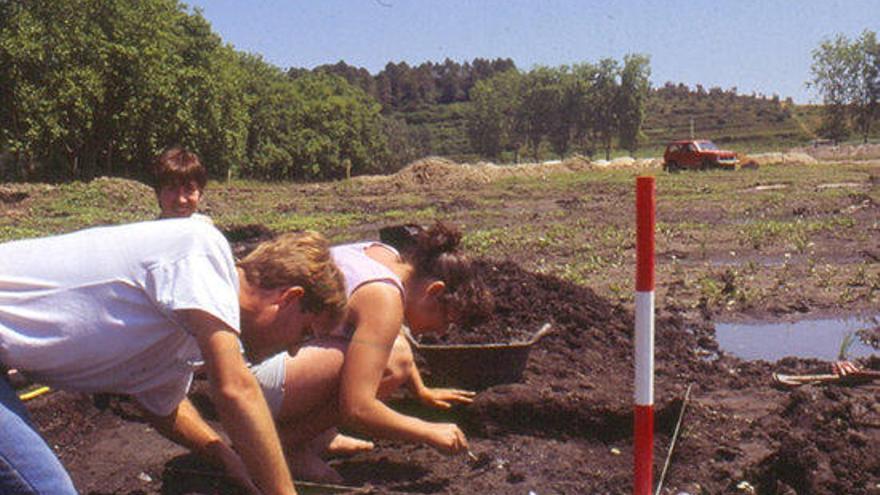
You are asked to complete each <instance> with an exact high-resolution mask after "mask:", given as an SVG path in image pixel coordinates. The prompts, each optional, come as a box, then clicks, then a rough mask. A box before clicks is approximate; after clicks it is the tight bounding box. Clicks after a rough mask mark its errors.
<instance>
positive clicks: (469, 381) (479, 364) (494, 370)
mask: <svg viewBox="0 0 880 495" xmlns="http://www.w3.org/2000/svg"><path fill="white" fill-rule="evenodd" d="M551 328H552V327H551V326H550V324H549V323H545V324H544V325H543V326H542V327H541V328H540V329H539V330H538V331H537V332H535V333H534V335H532V337H531V338H530V339H529V340H527V341H525V342H512V343H509V344H452V345H434V344H431V345H427V344H420V343H419V342H418V341H416V339H415V338H413V336H412V335H411V334H410V333H409V331H406V332H405V334H406V338H407V339H408V340H409V342H410V344H411V345H412V346H413V348H414V349H415V350H416V353H417V354H418V355H420V356H421V357H422V358H424V360H425V362H426V363H427V365H428V369H429V371H430V374H431V379H432V382H434V384H435V385H439V386H446V387H460V388H465V389H469V390H482V389H484V388H487V387H491V386H492V385H500V384H503V383H515V382H518V381H520V380H521V379H522V374H523V371H524V370H525V368H526V363H527V362H528V359H529V351H531V349H532V347H533V346H534V345H535V343H537V342H538V341H539V340H541V338H543V337H544V336H545V335H547V334H548V333H550V330H551Z"/></svg>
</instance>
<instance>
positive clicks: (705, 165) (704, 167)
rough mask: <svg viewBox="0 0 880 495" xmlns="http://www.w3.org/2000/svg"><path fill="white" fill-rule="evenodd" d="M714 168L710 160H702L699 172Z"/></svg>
mask: <svg viewBox="0 0 880 495" xmlns="http://www.w3.org/2000/svg"><path fill="white" fill-rule="evenodd" d="M714 166H715V164H714V163H712V161H711V160H703V163H702V164H700V169H701V170H710V169H712V168H714Z"/></svg>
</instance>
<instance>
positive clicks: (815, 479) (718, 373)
mask: <svg viewBox="0 0 880 495" xmlns="http://www.w3.org/2000/svg"><path fill="white" fill-rule="evenodd" d="M444 170H445V169H444ZM636 173H639V172H637V171H632V172H626V171H614V172H607V173H604V174H605V175H602V174H600V175H598V176H597V175H595V174H593V172H591V171H590V170H586V171H583V170H578V171H574V172H558V174H559V175H552V174H551V175H548V176H547V177H538V178H534V177H530V178H528V179H524V180H516V179H513V180H511V179H505V182H502V183H499V184H493V183H490V182H491V181H490V182H484V183H473V184H470V185H468V184H464V185H462V184H461V183H454V186H453V187H449V188H444V187H442V186H443V184H431V183H430V176H429V175H428V174H424V175H428V177H429V178H428V179H424V180H423V181H422V182H417V183H407V184H403V185H401V184H400V183H393V182H390V181H389V182H381V181H372V182H370V181H366V182H365V183H363V184H360V185H357V186H356V187H354V188H352V186H350V185H348V186H345V187H347V189H345V190H344V191H342V192H344V193H345V195H344V196H342V195H340V192H341V191H340V189H339V187H341V186H333V185H315V186H309V187H298V188H297V189H296V190H295V192H296V195H295V197H297V198H302V199H297V200H292V201H293V202H292V203H290V204H289V205H288V206H286V208H287V210H289V211H295V212H297V213H299V214H311V213H315V212H325V211H327V209H328V208H331V206H332V203H330V202H329V200H330V199H332V198H341V197H344V198H345V199H337V201H338V202H339V209H341V210H346V209H347V210H350V211H367V212H371V215H372V214H373V213H372V212H378V213H379V214H381V213H382V212H384V211H389V210H392V209H395V210H396V209H402V208H410V209H412V211H414V212H415V213H414V214H413V216H415V217H416V218H417V219H420V218H428V217H434V216H441V217H443V218H447V219H451V220H453V221H456V222H458V223H459V224H461V225H463V226H464V227H465V228H466V231H468V232H471V233H472V236H471V237H470V238H469V239H468V242H467V244H466V245H467V246H468V249H469V250H470V251H472V252H473V253H474V254H475V256H477V257H479V258H480V259H481V264H480V266H481V271H482V273H483V274H484V276H485V277H486V278H487V279H488V280H489V282H490V286H491V287H493V291H494V292H495V296H496V300H497V301H498V309H497V312H496V317H495V319H494V320H493V321H491V322H489V323H487V324H486V325H484V326H482V327H480V328H478V329H471V330H470V331H464V330H463V329H458V330H456V332H457V333H455V332H454V333H453V334H452V335H450V336H448V337H447V339H446V340H445V341H442V342H439V343H455V342H474V341H484V342H485V341H493V342H509V341H513V340H522V338H523V337H524V336H525V337H528V336H529V335H530V334H531V333H532V332H534V331H535V330H537V328H539V327H540V326H541V325H542V324H543V323H546V322H549V323H550V324H551V325H552V328H553V330H552V331H551V333H550V334H548V335H547V336H546V337H545V338H543V339H542V340H540V341H539V342H538V343H536V344H535V345H534V346H533V348H532V349H531V354H530V356H529V359H528V365H527V367H526V369H525V372H524V374H523V377H522V380H521V382H520V383H514V384H505V385H497V386H492V387H489V388H487V389H484V390H482V391H481V392H480V394H479V395H478V396H477V399H476V401H475V402H474V404H473V405H471V406H468V407H460V408H456V409H455V410H453V411H452V412H449V413H440V412H436V411H428V410H425V409H423V408H421V407H420V406H418V405H416V404H414V403H413V402H412V401H411V400H409V399H408V398H406V397H401V398H398V399H396V400H395V401H394V402H393V405H394V407H398V408H401V409H403V410H406V411H408V412H410V413H412V414H417V415H420V416H423V417H426V418H433V419H436V420H453V421H456V422H458V423H459V424H461V425H462V427H463V428H464V430H465V431H466V432H467V434H468V436H469V440H470V444H471V450H472V451H473V453H474V454H475V455H476V456H477V460H476V461H474V460H470V459H468V458H467V457H464V456H462V457H444V456H442V455H441V454H439V453H437V452H435V451H433V450H431V449H430V448H427V447H423V446H415V445H405V444H400V443H396V442H388V441H379V442H378V443H377V448H376V449H375V450H374V451H372V452H369V453H365V454H358V455H356V456H353V457H350V458H344V459H334V460H332V461H331V464H332V465H333V466H334V467H335V468H336V469H337V470H338V471H339V472H340V473H341V474H342V475H343V477H344V479H345V484H346V485H350V486H352V487H358V488H357V489H352V490H350V491H352V492H362V493H427V494H431V493H438V494H439V493H455V494H471V493H486V494H513V493H516V494H523V495H525V494H529V493H535V494H585V493H615V494H616V493H629V492H631V483H632V481H631V480H632V403H631V397H632V381H633V380H632V375H633V369H632V364H631V362H632V327H633V321H632V319H633V316H632V297H631V287H632V277H633V274H632V271H633V266H632V265H633V260H634V249H633V248H634V245H633V243H632V235H631V234H632V227H631V224H632V218H633V215H634V212H633V206H632V203H633V197H632V184H633V180H632V178H633V177H634V176H635V174H636ZM650 173H656V174H657V175H658V213H657V219H658V239H657V251H658V267H657V273H658V275H657V284H658V287H657V322H656V345H657V351H656V394H655V400H656V413H655V414H656V419H655V422H656V435H657V437H656V443H655V455H654V459H655V481H656V480H657V479H658V478H659V475H660V471H661V469H662V467H663V464H664V461H665V460H666V455H667V452H668V449H669V445H670V441H671V439H672V434H673V430H674V428H675V424H676V421H677V419H678V417H679V414H680V411H681V409H682V406H683V398H684V396H685V391H686V390H687V388H688V387H689V386H691V392H690V396H689V401H688V402H687V404H686V411H685V413H684V417H683V422H682V428H681V432H680V434H679V437H678V440H677V443H676V445H675V450H674V453H673V455H672V457H671V459H670V461H671V462H670V464H669V468H668V472H667V474H666V478H665V480H664V485H663V490H662V492H663V493H670V494H673V493H674V494H677V493H680V492H687V493H691V494H697V493H707V494H708V493H762V494H783V493H784V494H791V493H797V494H843V493H851V494H862V493H880V447H878V446H880V402H878V398H880V387H878V386H877V385H875V384H871V383H868V384H859V385H843V384H831V385H824V386H814V385H809V386H804V387H801V388H799V389H796V390H782V389H778V388H774V387H773V386H772V383H771V380H770V377H771V374H772V372H774V371H785V372H797V373H807V372H828V370H829V364H828V363H826V362H820V361H816V360H807V359H795V358H786V359H784V360H782V361H780V362H777V363H766V362H743V361H740V360H738V359H737V358H735V357H734V356H731V355H728V354H727V353H725V352H724V351H723V350H721V349H718V346H717V343H716V341H715V339H714V326H713V325H714V323H715V322H717V321H737V320H741V319H755V318H759V319H762V320H773V321H776V320H790V319H801V318H809V317H816V316H819V315H843V314H847V315H848V314H852V313H855V312H869V313H870V312H873V313H874V314H876V313H877V312H878V311H877V302H878V295H880V268H878V263H877V262H878V259H880V242H878V241H880V226H878V220H880V215H878V213H880V204H878V194H880V191H878V188H877V184H878V182H880V181H878V180H877V177H878V176H880V164H878V163H876V162H863V163H856V164H841V163H820V164H818V165H811V166H809V167H799V166H787V167H786V166H782V167H778V168H770V169H767V168H762V169H761V170H759V171H741V172H740V171H738V172H736V173H734V174H730V173H724V172H710V173H691V174H687V173H683V174H677V175H669V174H665V173H660V172H650ZM841 184H842V185H841ZM252 193H253V191H236V190H232V188H230V189H223V190H221V191H215V193H214V196H213V197H214V202H213V203H211V202H209V205H208V206H209V207H210V208H211V209H212V210H213V211H212V213H213V214H215V215H216V216H215V218H217V217H219V218H220V219H221V221H220V222H219V224H220V226H221V227H224V222H223V221H222V219H223V218H224V217H223V215H224V212H227V211H230V210H232V209H233V208H234V207H235V206H234V205H235V204H236V198H238V200H239V201H241V200H242V198H243V197H245V196H246V195H248V194H252ZM389 195H395V196H394V199H389ZM209 198H211V196H210V195H209ZM328 205H330V206H328ZM399 218H400V217H399V216H398V215H397V214H396V213H395V215H394V219H399ZM389 221H390V219H389V218H388V217H381V215H380V216H379V217H361V219H360V220H359V221H356V222H352V223H349V224H346V225H334V224H328V227H327V228H326V229H325V231H326V232H327V233H328V235H330V236H331V237H333V238H334V240H339V241H342V240H351V239H357V238H376V236H377V233H376V229H377V228H378V226H381V225H385V224H388V223H389ZM225 223H227V225H225V227H228V228H227V232H228V233H229V235H230V238H232V240H233V241H234V242H235V245H236V246H237V252H242V251H243V250H245V249H246V248H247V246H246V243H247V242H248V239H249V238H250V236H265V235H267V232H266V229H264V228H261V227H252V228H246V226H242V225H240V224H238V223H237V222H232V221H230V222H225ZM475 336H477V337H475ZM429 343H438V342H436V341H433V342H429ZM862 364H863V365H865V366H867V367H873V368H880V361H876V360H875V359H874V358H870V359H867V360H863V361H862ZM425 372H426V375H427V376H426V379H427V380H431V378H432V371H431V370H430V369H429V368H426V369H425ZM199 390H200V388H199V387H198V386H197V387H196V395H195V397H196V400H197V403H199V404H201V405H202V406H203V407H204V408H205V411H206V414H208V415H209V417H210V405H209V401H208V399H207V398H206V397H205V396H204V395H203V394H200V393H199ZM28 404H29V407H30V409H31V411H32V413H33V414H34V416H35V418H36V420H37V421H38V423H39V424H40V425H41V427H42V428H43V430H44V432H45V435H46V437H47V438H48V439H49V441H50V443H51V445H53V447H55V448H56V449H57V451H58V452H59V455H60V457H61V459H62V461H63V462H64V464H65V465H66V466H67V467H68V469H69V470H70V471H71V473H72V475H73V478H74V481H75V483H76V485H77V486H78V488H79V489H80V490H81V491H82V492H83V493H95V494H104V493H125V494H141V493H143V494H153V493H162V494H183V493H235V491H234V488H233V487H231V486H229V485H228V484H227V483H226V482H225V480H223V479H222V477H219V476H217V475H216V474H214V473H216V471H213V470H212V468H211V467H210V466H205V465H203V464H201V463H200V462H199V461H198V460H197V459H194V458H193V457H192V456H190V455H188V454H186V452H185V451H184V450H183V449H181V448H179V447H176V446H174V445H173V444H171V443H170V442H167V441H165V440H163V439H162V438H161V437H160V436H159V435H158V434H156V433H155V432H153V431H150V430H151V429H150V428H149V427H148V426H147V425H146V424H144V423H143V422H141V421H140V420H139V417H138V415H137V412H136V411H135V410H134V409H133V407H131V405H130V404H128V403H126V402H125V401H124V400H120V399H113V400H111V401H109V402H107V403H102V404H98V405H95V403H94V401H93V399H92V398H90V397H84V396H78V395H75V394H67V393H60V392H56V393H51V394H49V395H46V396H43V397H40V398H38V399H34V400H33V401H30V402H29V403H28ZM99 406H100V407H99ZM309 490H312V491H311V492H312V493H314V492H315V491H314V489H309V488H308V487H301V491H302V492H305V493H309V492H310V491H309ZM340 491H341V490H336V492H340ZM317 492H319V493H321V492H322V491H317ZM326 492H327V491H323V493H326ZM330 492H333V491H332V490H331V491H330Z"/></svg>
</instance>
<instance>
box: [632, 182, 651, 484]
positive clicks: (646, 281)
mask: <svg viewBox="0 0 880 495" xmlns="http://www.w3.org/2000/svg"><path fill="white" fill-rule="evenodd" d="M635 316H636V322H635V324H636V328H635V334H636V335H635V361H636V362H635V368H636V374H635V414H634V423H635V424H634V428H633V430H634V435H635V448H634V449H633V450H634V458H635V478H634V481H633V494H634V495H651V485H652V484H653V468H654V178H653V177H637V178H636V315H635Z"/></svg>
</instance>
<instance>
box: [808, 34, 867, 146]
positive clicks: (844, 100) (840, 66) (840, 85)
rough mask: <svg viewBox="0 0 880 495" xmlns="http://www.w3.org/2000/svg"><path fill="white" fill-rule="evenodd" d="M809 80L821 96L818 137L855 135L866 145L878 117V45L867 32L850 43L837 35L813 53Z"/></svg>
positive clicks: (830, 137)
mask: <svg viewBox="0 0 880 495" xmlns="http://www.w3.org/2000/svg"><path fill="white" fill-rule="evenodd" d="M811 70H812V74H813V79H812V80H811V81H810V82H809V83H808V84H809V85H810V86H811V87H813V88H815V89H816V90H818V91H819V93H820V94H821V95H822V99H823V102H824V104H825V106H824V116H823V119H822V127H821V128H820V129H819V134H820V135H821V136H823V137H826V138H829V139H834V140H842V139H846V138H847V137H849V136H850V135H851V134H852V133H856V134H857V135H858V136H859V137H860V138H862V141H863V142H866V143H867V142H868V136H869V135H870V134H871V131H872V129H873V125H874V123H875V122H876V121H877V119H878V118H880V43H878V42H877V33H875V32H873V31H869V30H865V31H863V32H862V34H861V35H860V36H858V37H857V38H855V39H853V40H850V39H849V38H848V37H847V36H845V35H842V34H841V35H837V36H835V37H834V38H832V39H827V40H825V41H823V42H822V43H821V44H820V45H819V47H818V48H816V49H815V50H813V65H812V67H811Z"/></svg>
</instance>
